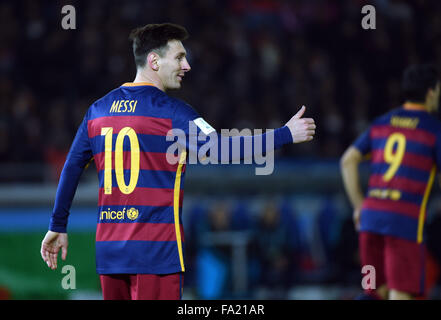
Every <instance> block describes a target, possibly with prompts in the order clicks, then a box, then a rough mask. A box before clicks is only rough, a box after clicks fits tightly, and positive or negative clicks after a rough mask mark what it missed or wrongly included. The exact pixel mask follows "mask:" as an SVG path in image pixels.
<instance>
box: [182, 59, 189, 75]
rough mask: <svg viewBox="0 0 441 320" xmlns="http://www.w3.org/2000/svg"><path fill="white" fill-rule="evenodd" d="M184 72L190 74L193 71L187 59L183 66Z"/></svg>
mask: <svg viewBox="0 0 441 320" xmlns="http://www.w3.org/2000/svg"><path fill="white" fill-rule="evenodd" d="M181 68H182V70H183V71H185V72H188V71H190V70H191V67H190V64H189V63H188V61H187V58H184V60H183V61H182V66H181Z"/></svg>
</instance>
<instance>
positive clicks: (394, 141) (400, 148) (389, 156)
mask: <svg viewBox="0 0 441 320" xmlns="http://www.w3.org/2000/svg"><path fill="white" fill-rule="evenodd" d="M395 145H396V149H395V152H394V146H395ZM405 151H406V136H405V135H404V134H402V133H399V132H395V133H392V134H391V135H390V136H389V138H387V141H386V145H385V147H384V161H385V162H386V163H387V164H389V168H388V169H387V171H386V172H385V174H384V175H383V180H384V181H386V182H388V181H390V180H391V179H392V178H393V177H394V175H395V173H397V171H398V168H399V167H400V165H401V161H403V157H404V152H405Z"/></svg>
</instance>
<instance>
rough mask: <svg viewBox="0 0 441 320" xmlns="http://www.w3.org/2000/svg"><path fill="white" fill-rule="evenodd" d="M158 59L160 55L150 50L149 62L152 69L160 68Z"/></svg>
mask: <svg viewBox="0 0 441 320" xmlns="http://www.w3.org/2000/svg"><path fill="white" fill-rule="evenodd" d="M158 60H159V56H158V54H157V53H155V52H150V53H149V54H148V56H147V63H148V65H149V67H150V68H151V69H152V70H155V71H158V70H159V64H158Z"/></svg>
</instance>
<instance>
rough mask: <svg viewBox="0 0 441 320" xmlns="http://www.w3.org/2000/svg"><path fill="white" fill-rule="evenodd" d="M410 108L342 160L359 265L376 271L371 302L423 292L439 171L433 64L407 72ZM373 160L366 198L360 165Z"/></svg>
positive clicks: (379, 122)
mask: <svg viewBox="0 0 441 320" xmlns="http://www.w3.org/2000/svg"><path fill="white" fill-rule="evenodd" d="M402 89H403V93H404V96H405V103H404V104H403V105H402V106H401V107H400V108H397V109H394V110H392V111H390V112H389V113H387V114H385V115H383V116H380V117H379V118H378V119H376V120H375V121H374V122H373V123H372V124H371V126H370V127H369V128H368V129H367V130H366V131H365V132H364V133H363V134H362V135H361V136H360V137H359V138H358V139H357V140H356V141H355V142H354V144H353V145H352V146H350V147H349V148H348V149H347V150H346V151H345V153H344V154H343V156H342V159H341V170H342V176H343V181H344V186H345V190H346V193H347V195H348V197H349V199H350V201H351V204H352V206H353V209H354V211H353V220H354V223H355V227H356V229H357V230H358V231H359V248H360V258H361V264H362V265H363V266H365V265H371V266H374V267H375V275H376V290H371V289H369V290H365V294H367V295H368V296H371V298H382V299H411V298H414V297H417V296H420V295H422V294H423V293H424V282H425V279H424V277H425V272H424V270H425V263H424V261H425V259H426V257H425V252H426V248H425V244H424V240H425V239H424V225H425V220H426V205H427V201H428V198H429V195H430V191H431V188H432V184H433V181H434V177H435V174H436V172H437V168H440V167H441V123H440V122H439V121H438V120H437V119H436V118H435V117H434V116H433V113H435V112H437V110H438V100H439V96H440V82H439V78H438V73H437V71H436V69H435V68H434V67H433V66H431V65H414V66H410V67H408V68H407V69H406V70H405V72H404V74H403V79H402ZM368 155H370V177H369V185H368V190H367V194H366V196H364V195H363V193H362V191H361V186H360V182H359V174H358V165H359V163H360V162H361V161H362V160H363V157H365V156H368Z"/></svg>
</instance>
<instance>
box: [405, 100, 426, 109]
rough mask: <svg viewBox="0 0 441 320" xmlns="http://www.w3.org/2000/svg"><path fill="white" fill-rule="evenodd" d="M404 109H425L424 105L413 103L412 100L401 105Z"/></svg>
mask: <svg viewBox="0 0 441 320" xmlns="http://www.w3.org/2000/svg"><path fill="white" fill-rule="evenodd" d="M403 108H404V109H405V110H414V111H427V110H426V106H425V105H424V104H422V103H414V102H406V103H405V104H404V105H403Z"/></svg>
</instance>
